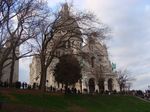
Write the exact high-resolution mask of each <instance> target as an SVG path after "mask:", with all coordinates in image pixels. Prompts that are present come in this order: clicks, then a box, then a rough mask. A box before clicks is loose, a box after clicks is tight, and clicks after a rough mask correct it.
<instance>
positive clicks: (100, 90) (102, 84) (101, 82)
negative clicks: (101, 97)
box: [98, 78, 104, 93]
mask: <svg viewBox="0 0 150 112" xmlns="http://www.w3.org/2000/svg"><path fill="white" fill-rule="evenodd" d="M98 87H99V92H100V93H101V92H104V79H103V78H101V79H99V80H98Z"/></svg>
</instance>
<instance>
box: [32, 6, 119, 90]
mask: <svg viewBox="0 0 150 112" xmlns="http://www.w3.org/2000/svg"><path fill="white" fill-rule="evenodd" d="M61 12H62V13H63V15H65V16H69V11H68V6H67V4H65V5H64V7H63V9H62V11H61ZM63 15H62V16H63ZM62 20H63V19H62ZM73 27H78V24H77V23H76V22H75V23H74V24H72V26H68V28H73ZM64 32H65V31H62V32H60V33H58V34H57V36H56V38H58V37H59V35H62V33H64ZM77 32H78V33H81V32H80V30H79V29H78V30H77ZM66 38H68V36H66ZM96 38H97V37H96V35H95V34H94V33H93V34H91V35H90V37H89V38H88V40H87V44H86V45H84V46H83V40H82V38H81V36H74V37H73V38H71V39H70V40H69V41H68V42H66V43H62V44H64V47H65V49H63V48H60V49H58V50H57V51H56V54H57V55H60V56H61V55H64V54H69V53H77V54H78V53H79V54H81V55H80V56H77V59H78V60H79V61H80V63H81V66H82V67H83V68H82V79H81V80H79V81H78V83H76V84H75V87H76V89H78V90H80V91H82V92H83V91H87V92H96V91H97V92H101V91H113V90H116V91H120V89H119V85H118V82H117V76H116V74H115V73H114V72H113V70H112V65H111V62H110V61H109V58H108V53H107V48H106V45H105V44H102V43H100V42H99V41H98V40H97V39H96ZM66 48H67V49H66ZM49 49H50V48H49ZM58 62H59V60H58V59H57V58H55V59H53V61H52V63H51V65H50V66H49V68H48V70H47V84H46V86H47V87H50V86H52V87H55V88H56V89H61V88H64V85H62V84H58V83H57V82H56V80H55V77H54V75H53V69H54V67H55V65H56V64H57V63H58ZM33 83H37V84H39V83H40V59H39V58H38V56H34V57H33V59H32V63H31V64H30V84H31V85H33Z"/></svg>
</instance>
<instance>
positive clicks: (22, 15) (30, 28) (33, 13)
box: [0, 0, 44, 84]
mask: <svg viewBox="0 0 150 112" xmlns="http://www.w3.org/2000/svg"><path fill="white" fill-rule="evenodd" d="M42 6H43V4H42V2H41V1H40V0H1V1H0V10H1V12H0V15H1V17H0V52H1V55H0V59H1V60H0V79H1V77H2V71H3V69H4V68H5V67H7V66H8V65H10V68H11V71H10V79H9V83H10V84H12V81H13V74H14V65H15V61H16V60H19V59H20V58H23V57H27V56H29V54H30V53H31V52H32V47H31V45H30V46H29V44H28V40H29V39H31V38H34V37H35V36H36V35H37V29H36V27H37V26H38V24H39V22H40V21H42V19H43V18H44V17H42V18H41V16H44V13H41V11H42V10H43V7H42ZM24 44H26V45H27V44H28V49H27V50H23V51H21V53H19V54H17V53H16V50H17V49H18V50H19V47H20V46H21V45H22V46H23V45H24ZM6 61H7V64H6Z"/></svg>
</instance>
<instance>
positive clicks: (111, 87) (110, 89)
mask: <svg viewBox="0 0 150 112" xmlns="http://www.w3.org/2000/svg"><path fill="white" fill-rule="evenodd" d="M108 90H109V91H112V90H113V80H112V79H109V80H108Z"/></svg>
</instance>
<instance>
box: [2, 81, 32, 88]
mask: <svg viewBox="0 0 150 112" xmlns="http://www.w3.org/2000/svg"><path fill="white" fill-rule="evenodd" d="M0 87H4V88H9V87H14V88H17V89H29V88H30V85H28V84H27V83H26V82H22V83H21V82H20V81H17V82H15V83H13V84H11V85H10V84H9V83H8V82H7V81H5V82H0Z"/></svg>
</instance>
